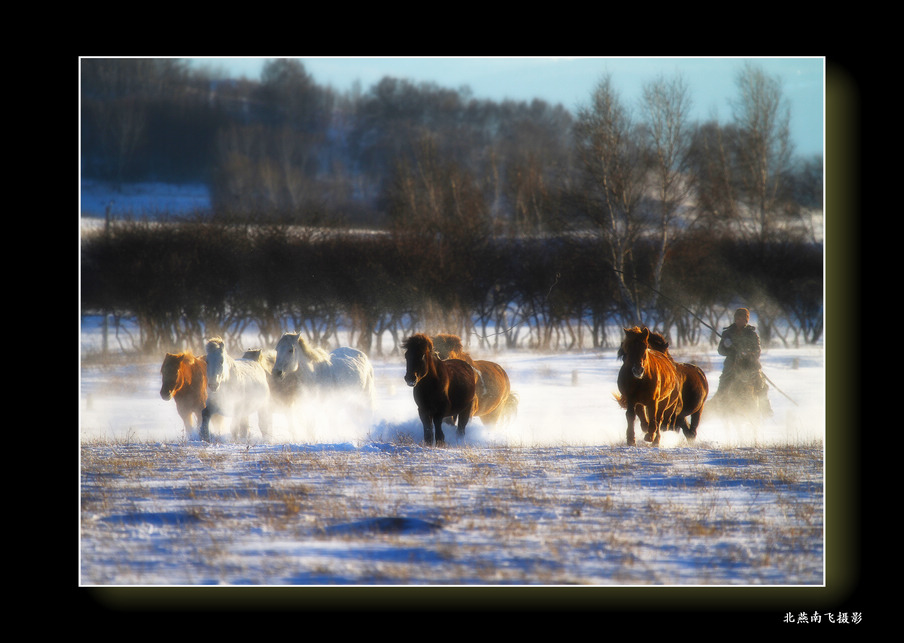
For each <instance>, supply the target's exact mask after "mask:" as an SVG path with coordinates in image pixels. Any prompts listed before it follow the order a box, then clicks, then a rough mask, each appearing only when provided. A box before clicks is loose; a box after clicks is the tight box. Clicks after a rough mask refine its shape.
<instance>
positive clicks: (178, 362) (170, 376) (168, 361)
mask: <svg viewBox="0 0 904 643" xmlns="http://www.w3.org/2000/svg"><path fill="white" fill-rule="evenodd" d="M184 355H185V354H184V353H167V354H166V356H165V357H164V358H163V365H162V366H161V367H160V375H161V377H162V379H163V385H162V386H161V387H160V397H162V398H163V399H164V400H171V399H172V398H173V395H174V394H175V393H176V391H178V390H179V389H180V388H182V384H183V382H182V377H180V372H181V368H180V367H181V366H182V359H183V357H184Z"/></svg>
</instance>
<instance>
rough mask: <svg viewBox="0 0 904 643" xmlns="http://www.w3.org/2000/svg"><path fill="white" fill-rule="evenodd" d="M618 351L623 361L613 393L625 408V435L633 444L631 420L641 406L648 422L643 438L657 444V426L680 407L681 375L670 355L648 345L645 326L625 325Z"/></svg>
mask: <svg viewBox="0 0 904 643" xmlns="http://www.w3.org/2000/svg"><path fill="white" fill-rule="evenodd" d="M624 330H625V339H624V340H623V341H622V345H621V349H620V350H619V354H623V355H624V360H625V361H624V364H622V367H621V369H619V371H618V390H619V394H618V395H616V396H615V399H616V400H617V401H618V403H619V405H620V406H621V407H622V408H623V409H625V418H626V419H627V422H628V427H627V431H626V438H627V441H628V444H629V445H634V444H635V440H634V420H635V418H636V417H637V407H638V406H642V407H643V410H644V413H645V414H646V419H647V422H648V424H649V427H648V428H647V430H646V431H647V432H646V435H645V436H644V440H646V441H647V442H652V443H653V445H654V446H657V445H658V444H659V439H660V437H661V433H660V426H661V425H662V424H663V422H665V425H666V426H668V424H669V422H670V421H674V420H672V417H673V416H675V415H676V414H677V413H676V409H678V408H681V386H682V382H681V378H680V376H679V375H678V371H677V369H676V368H675V364H674V363H673V362H672V360H671V358H669V357H668V356H666V355H665V354H663V353H661V352H659V351H657V350H653V349H652V348H650V344H649V339H650V330H649V329H648V328H643V329H640V328H637V327H636V326H635V327H634V328H626V329H624Z"/></svg>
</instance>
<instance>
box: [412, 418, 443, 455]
mask: <svg viewBox="0 0 904 643" xmlns="http://www.w3.org/2000/svg"><path fill="white" fill-rule="evenodd" d="M418 415H419V416H420V418H421V424H422V425H423V426H424V444H425V445H426V446H428V447H432V446H435V444H436V435H435V432H434V429H433V416H432V415H431V414H430V413H429V412H428V411H420V410H419V411H418ZM440 430H442V429H440Z"/></svg>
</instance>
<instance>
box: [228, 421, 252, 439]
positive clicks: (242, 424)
mask: <svg viewBox="0 0 904 643" xmlns="http://www.w3.org/2000/svg"><path fill="white" fill-rule="evenodd" d="M236 419H237V420H238V422H237V423H236V426H235V428H234V429H233V430H232V437H233V438H234V439H236V440H244V439H245V438H247V437H248V427H250V426H251V421H250V420H249V419H248V416H247V415H243V416H241V417H238V418H236Z"/></svg>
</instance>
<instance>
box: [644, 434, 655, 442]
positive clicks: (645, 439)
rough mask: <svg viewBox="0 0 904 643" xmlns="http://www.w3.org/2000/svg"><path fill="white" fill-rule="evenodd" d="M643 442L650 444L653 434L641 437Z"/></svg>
mask: <svg viewBox="0 0 904 643" xmlns="http://www.w3.org/2000/svg"><path fill="white" fill-rule="evenodd" d="M643 441H644V442H652V441H653V434H652V433H645V434H644V436H643Z"/></svg>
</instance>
